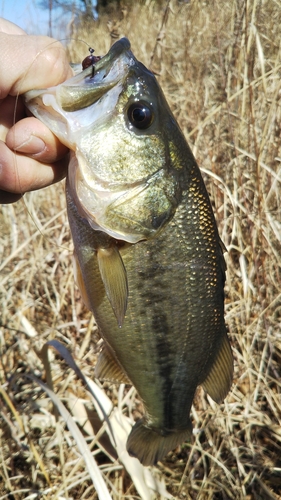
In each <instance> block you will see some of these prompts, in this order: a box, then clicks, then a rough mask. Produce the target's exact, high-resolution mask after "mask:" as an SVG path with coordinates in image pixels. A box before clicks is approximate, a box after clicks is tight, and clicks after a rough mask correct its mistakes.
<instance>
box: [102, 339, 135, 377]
mask: <svg viewBox="0 0 281 500" xmlns="http://www.w3.org/2000/svg"><path fill="white" fill-rule="evenodd" d="M95 377H97V378H99V379H101V380H108V381H109V382H116V383H117V384H131V381H130V380H129V378H128V377H127V375H126V374H125V373H124V372H123V370H122V368H121V367H120V366H119V365H118V363H117V362H116V360H115V359H114V357H113V356H112V354H111V353H110V351H109V349H108V348H107V346H106V345H103V347H102V351H101V352H100V354H99V357H98V361H97V364H96V366H95Z"/></svg>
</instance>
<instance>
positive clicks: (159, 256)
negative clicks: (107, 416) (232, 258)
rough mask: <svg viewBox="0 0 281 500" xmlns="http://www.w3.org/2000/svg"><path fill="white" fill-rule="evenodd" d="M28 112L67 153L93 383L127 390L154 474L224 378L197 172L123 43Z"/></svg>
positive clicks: (216, 283) (157, 93)
mask: <svg viewBox="0 0 281 500" xmlns="http://www.w3.org/2000/svg"><path fill="white" fill-rule="evenodd" d="M87 65H88V63H87ZM87 65H86V66H87ZM25 103H26V106H27V107H28V108H29V110H30V111H31V112H32V113H33V114H34V115H35V116H36V117H37V118H39V119H40V120H42V122H43V123H45V125H47V126H48V127H49V128H50V129H51V130H52V131H53V133H54V134H55V135H56V136H57V137H58V138H59V140H60V141H61V142H62V143H64V144H65V145H66V146H67V147H68V148H69V149H70V150H71V157H70V162H69V167H68V175H67V179H66V202H67V211H68V218H69V224H70V229H71V234H72V239H73V243H74V262H75V275H76V281H77V284H78V286H79V288H80V291H81V295H82V297H83V300H84V302H85V304H86V305H87V307H88V308H89V309H90V310H91V311H92V313H93V314H94V317H95V320H96V323H97V325H98V329H99V332H100V335H101V337H102V339H103V340H102V348H101V352H100V354H99V358H98V361H97V364H96V367H95V376H96V377H97V378H99V379H101V380H108V381H112V382H116V383H130V384H133V385H134V387H135V388H136V390H137V393H138V394H139V396H140V398H141V400H142V402H143V407H144V414H143V416H142V417H141V418H140V419H139V420H137V421H136V422H135V424H134V426H133V427H132V430H131V432H130V434H129V436H128V439H127V451H128V453H129V454H130V455H131V456H133V457H136V458H137V459H138V460H139V461H140V462H141V463H142V464H143V465H145V466H150V465H154V464H157V462H158V461H161V460H163V458H164V457H165V456H166V454H167V453H168V452H170V451H171V450H174V449H175V448H176V447H177V446H178V445H181V444H182V443H183V442H184V441H186V440H188V439H190V438H191V435H192V422H191V418H190V412H191V406H192V403H193V399H194V396H195V392H196V390H197V387H198V386H199V385H201V386H202V387H203V389H204V390H205V391H206V392H207V393H208V394H209V396H210V397H211V398H212V399H213V400H214V401H215V402H216V403H221V402H222V401H223V400H224V399H225V397H226V396H227V394H228V392H229V390H230V388H231V385H232V379H233V356H232V352H231V347H230V343H229V340H228V336H227V330H226V324H225V319H224V283H225V272H226V265H225V260H224V255H223V254H224V251H225V247H224V245H223V243H222V241H221V239H220V237H219V234H218V229H217V225H216V221H215V217H214V213H213V210H212V206H211V203H210V199H209V196H208V193H207V190H206V187H205V184H204V181H203V178H202V175H201V172H200V169H199V167H198V165H197V163H196V160H195V158H194V156H193V154H192V151H191V149H190V147H189V146H188V144H187V142H186V139H185V137H184V135H183V133H182V132H181V130H180V127H179V125H178V123H177V121H176V119H175V117H174V116H173V114H172V112H171V110H170V108H169V106H168V103H167V101H166V99H165V96H164V94H163V92H162V90H161V88H160V86H159V84H158V82H157V80H156V78H155V76H154V74H153V73H152V72H151V71H150V70H149V69H147V68H146V67H145V66H144V65H143V64H142V63H141V62H139V61H138V60H137V59H136V58H135V56H134V54H133V52H132V51H131V46H130V42H129V40H128V39H127V38H122V39H120V40H118V41H117V42H116V43H115V44H114V45H112V47H111V48H110V50H109V52H108V53H107V54H106V55H105V56H103V57H101V58H96V59H95V62H94V64H90V65H89V66H88V67H86V68H85V70H84V71H82V72H81V73H79V74H77V75H75V76H74V77H72V78H70V79H69V80H67V81H66V82H64V83H62V84H60V85H58V86H56V87H52V88H49V89H41V90H31V91H29V92H27V93H26V94H25Z"/></svg>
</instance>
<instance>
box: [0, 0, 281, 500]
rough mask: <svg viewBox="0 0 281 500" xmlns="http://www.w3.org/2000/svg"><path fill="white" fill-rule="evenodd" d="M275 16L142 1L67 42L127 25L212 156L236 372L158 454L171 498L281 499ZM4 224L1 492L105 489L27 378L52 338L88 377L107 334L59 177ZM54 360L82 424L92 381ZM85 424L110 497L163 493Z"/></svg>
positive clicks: (0, 218)
mask: <svg viewBox="0 0 281 500" xmlns="http://www.w3.org/2000/svg"><path fill="white" fill-rule="evenodd" d="M280 26H281V9H280V5H279V4H278V2H274V1H272V0H259V1H258V0H227V1H226V2H220V1H219V0H215V1H214V2H213V1H212V2H210V1H209V0H205V1H200V0H191V2H179V1H176V0H171V1H170V2H168V8H167V10H165V5H164V6H162V5H161V3H160V4H159V3H157V2H153V1H151V0H146V1H143V2H141V1H136V2H132V4H130V3H129V2H127V3H124V4H123V8H122V10H121V11H119V10H118V11H115V10H114V9H113V10H112V11H111V12H110V13H107V14H106V13H105V14H104V15H103V16H102V17H101V18H100V19H99V21H98V22H96V23H94V24H92V25H91V26H80V27H79V29H77V30H76V31H75V32H74V33H73V37H74V40H73V42H71V44H70V46H69V51H70V56H71V59H72V60H75V61H77V60H81V59H82V58H84V57H85V56H86V55H87V48H86V45H85V44H84V43H80V42H77V41H76V40H77V39H80V40H81V39H82V40H84V41H86V42H87V43H88V44H89V45H90V46H92V47H94V49H95V51H96V52H95V54H97V55H100V54H104V53H105V52H106V51H107V50H108V48H109V47H110V45H111V43H112V42H113V41H114V39H116V38H118V37H121V36H128V37H129V39H130V41H131V44H132V48H133V51H134V53H135V55H136V57H138V58H139V59H140V60H141V61H142V62H143V63H144V64H145V65H147V66H148V67H149V68H150V69H152V70H153V71H154V72H155V73H156V74H157V75H158V79H159V82H160V84H161V86H162V88H163V90H164V93H165V95H166V97H167V99H168V101H169V103H170V105H171V108H172V110H173V112H174V114H175V116H176V117H177V119H178V121H179V123H180V125H181V127H182V129H183V131H184V133H185V135H186V137H187V139H188V141H189V144H190V146H191V148H192V150H193V152H194V154H195V156H196V158H197V160H198V164H199V166H200V167H201V168H202V170H203V173H204V178H205V181H206V184H207V187H208V191H209V193H210V196H211V200H212V203H213V206H214V210H215V215H216V219H217V222H218V225H219V232H220V235H221V237H222V239H223V241H224V243H225V245H226V247H227V250H228V253H227V254H226V260H227V266H228V272H227V285H226V321H227V324H228V327H229V336H230V339H231V344H232V347H233V353H234V357H235V379H234V384H233V388H232V391H231V392H230V394H229V395H228V397H227V399H226V401H225V403H224V404H222V405H216V404H215V403H213V402H212V401H211V399H210V398H209V397H208V396H206V395H205V394H204V393H203V390H201V389H200V390H199V391H198V393H197V396H196V399H195V402H194V406H193V408H192V420H193V425H194V437H193V440H192V442H191V443H186V444H184V445H183V446H181V447H179V449H177V450H175V451H174V452H171V453H169V454H168V455H167V457H166V458H165V460H164V461H163V462H162V463H160V464H159V465H158V466H157V467H155V468H153V469H152V474H153V475H154V477H155V478H157V480H158V490H159V484H160V483H159V481H165V484H166V489H167V491H168V492H169V493H170V494H171V495H172V497H171V496H170V498H177V499H192V500H193V499H198V500H207V499H208V500H211V499H217V500H226V499H235V500H236V499H241V500H242V499H247V500H250V499H253V500H254V499H255V500H258V499H259V500H260V499H275V500H276V499H278V498H279V499H280V498H281V428H280V420H281V399H280V389H281V378H280V377H281V368H280V367H281V332H280V323H281V293H280V283H281V274H280V273H281V241H280V240H281V212H280V201H279V200H280V193H279V191H280V181H281V176H280V172H281V167H280V162H281V150H280V148H281V145H280V136H281V128H280V123H281V108H280V97H281V87H280V85H281V84H280V81H281V80H280V76H281V46H280ZM0 227H1V234H0V253H1V255H2V258H1V263H0V269H1V274H0V294H1V299H0V300H1V325H0V352H1V358H0V476H1V478H0V498H3V499H4V498H5V499H6V498H7V499H15V500H18V499H23V498H24V499H27V498H30V499H31V498H39V496H40V495H41V497H40V498H44V499H53V498H74V499H76V498H81V499H82V498H83V499H94V498H97V494H96V493H95V488H94V487H93V483H92V481H91V479H90V477H89V475H88V473H87V471H86V470H85V465H84V461H83V458H81V456H80V454H79V452H78V449H77V447H76V444H75V442H74V440H73V436H72V434H71V432H70V431H69V430H68V429H67V428H65V429H64V427H65V426H64V423H63V421H62V420H61V419H59V418H58V417H56V416H54V415H55V414H54V412H53V409H52V406H51V403H50V401H49V399H48V398H47V397H46V395H45V393H44V394H42V391H41V389H40V388H39V387H38V386H37V385H36V384H35V383H34V382H32V381H30V380H27V379H26V378H24V377H23V374H25V373H32V374H35V375H36V376H38V377H40V378H43V379H44V377H45V372H44V367H43V364H42V360H41V357H40V349H41V348H42V346H43V345H44V343H45V342H46V341H47V340H50V339H53V338H57V339H59V340H61V341H62V342H63V343H64V344H66V345H68V346H69V350H70V352H71V353H72V355H73V357H74V358H75V359H76V362H77V364H78V365H79V367H80V368H81V370H82V371H83V373H84V375H87V376H89V377H90V378H91V377H92V378H93V367H94V364H95V361H96V352H97V351H98V347H97V341H98V337H97V333H96V331H95V329H94V328H93V322H92V320H91V315H90V314H89V313H88V312H87V311H86V309H85V307H84V306H83V305H82V302H81V299H80V296H79V293H78V291H77V289H76V287H75V285H74V282H73V272H72V265H71V252H72V244H71V241H70V236H69V229H68V225H67V218H66V212H65V201H64V193H63V185H56V186H53V187H51V188H49V189H46V190H44V191H40V192H38V193H32V194H29V195H27V196H26V197H25V203H23V202H19V203H17V204H16V205H14V206H2V209H1V212H0ZM52 353H53V351H52ZM51 368H52V372H53V385H54V390H55V392H56V393H57V395H58V396H59V397H60V398H61V400H62V401H63V402H64V403H65V405H66V406H67V407H68V409H69V411H70V412H71V413H72V414H73V415H74V416H75V418H76V421H79V423H80V424H81V419H83V418H84V420H85V417H83V415H84V414H83V409H80V408H84V403H85V401H90V398H89V393H88V392H87V391H86V389H85V387H84V386H83V384H82V383H81V382H80V381H79V380H78V379H77V377H76V375H75V374H74V372H72V370H71V369H70V368H69V367H68V365H67V364H65V362H63V361H61V358H60V356H58V355H56V354H55V355H54V354H52V359H51ZM15 374H16V375H17V377H16V378H14V377H13V376H14V375H15ZM104 387H105V389H104V390H105V391H106V394H107V395H109V396H110V398H111V400H112V401H113V403H114V404H115V405H116V404H117V402H118V398H119V403H120V397H121V396H122V398H123V399H122V401H124V404H123V406H122V408H123V412H124V413H125V414H126V415H129V416H132V415H136V414H137V412H138V411H141V407H140V405H139V402H138V400H137V399H134V397H135V395H134V391H132V390H128V392H126V391H125V392H122V391H121V392H120V391H119V389H118V387H114V386H110V385H109V384H107V385H106V386H104ZM118 391H119V392H118ZM77 398H79V399H77ZM78 403H79V406H78ZM88 406H89V405H88ZM78 407H79V410H78V412H76V413H75V410H74V408H76V409H77V408H78ZM90 410H91V415H92V418H91V419H90V422H91V423H92V425H93V427H94V428H95V430H96V432H99V431H98V430H97V427H96V418H93V410H92V408H90V409H89V410H88V411H89V412H90ZM79 411H80V413H79ZM94 417H95V415H94ZM85 435H86V436H87V441H88V444H89V447H90V449H92V450H93V451H94V455H95V459H96V462H97V463H98V465H99V468H100V470H101V471H102V472H103V475H104V477H105V478H106V482H107V487H108V490H109V492H110V494H111V496H112V498H113V499H114V500H115V499H121V498H124V499H125V498H126V499H133V498H134V499H140V498H144V500H146V498H147V500H148V499H150V498H159V499H160V498H168V495H167V493H165V489H163V491H162V493H157V494H155V495H154V494H153V493H152V490H150V493H149V496H141V494H140V493H139V490H138V489H137V487H136V481H137V478H136V477H134V476H133V475H132V476H131V477H130V476H129V474H128V472H127V470H126V467H125V466H123V465H122V464H121V462H118V461H117V460H116V459H115V457H114V451H113V450H112V449H111V448H110V446H111V445H110V443H109V442H108V438H106V435H103V438H102V437H101V438H100V439H99V434H98V439H96V438H94V437H93V435H91V434H87V430H85ZM138 479H140V478H138ZM141 480H142V481H144V482H145V480H144V478H143V477H142V479H141ZM67 495H68V496H67ZM147 495H148V494H147Z"/></svg>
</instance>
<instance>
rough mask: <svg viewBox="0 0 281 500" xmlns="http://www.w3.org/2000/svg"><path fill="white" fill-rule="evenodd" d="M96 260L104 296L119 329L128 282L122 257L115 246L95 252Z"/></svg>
mask: <svg viewBox="0 0 281 500" xmlns="http://www.w3.org/2000/svg"><path fill="white" fill-rule="evenodd" d="M97 259H98V265H99V270H100V274H101V278H102V281H103V284H104V287H105V291H106V295H107V297H108V300H109V302H110V304H111V307H112V309H113V312H114V314H115V316H116V319H117V322H118V326H119V327H120V328H121V326H122V324H123V321H124V316H125V314H126V309H127V303H128V281H127V273H126V269H125V266H124V264H123V260H122V257H121V255H120V253H119V251H118V248H117V246H116V245H115V244H113V245H111V246H110V247H108V248H99V249H98V250H97Z"/></svg>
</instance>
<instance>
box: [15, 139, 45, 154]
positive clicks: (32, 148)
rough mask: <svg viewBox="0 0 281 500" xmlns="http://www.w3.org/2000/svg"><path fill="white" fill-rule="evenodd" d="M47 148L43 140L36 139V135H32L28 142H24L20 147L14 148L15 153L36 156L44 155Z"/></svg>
mask: <svg viewBox="0 0 281 500" xmlns="http://www.w3.org/2000/svg"><path fill="white" fill-rule="evenodd" d="M45 148H46V144H45V142H44V141H42V139H39V137H36V136H35V135H31V136H30V137H29V138H28V139H27V141H24V142H22V143H21V144H20V145H19V146H17V147H16V148H14V151H18V152H19V153H28V154H30V155H35V154H38V153H42V152H43V151H44V149H45Z"/></svg>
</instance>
